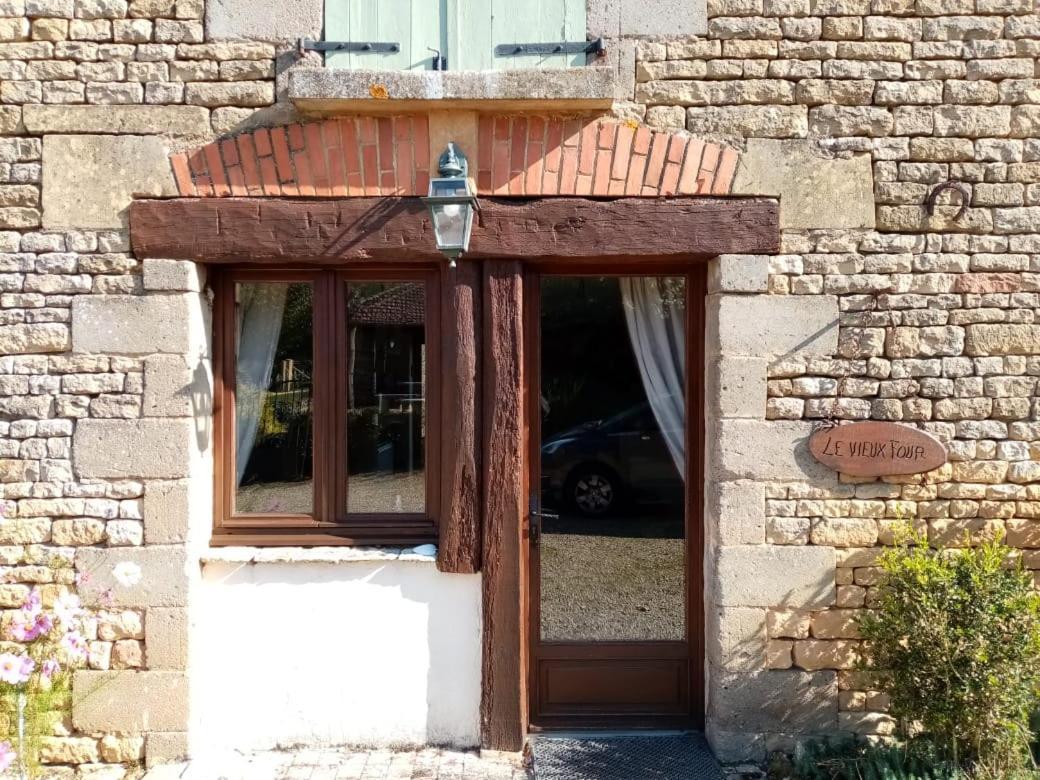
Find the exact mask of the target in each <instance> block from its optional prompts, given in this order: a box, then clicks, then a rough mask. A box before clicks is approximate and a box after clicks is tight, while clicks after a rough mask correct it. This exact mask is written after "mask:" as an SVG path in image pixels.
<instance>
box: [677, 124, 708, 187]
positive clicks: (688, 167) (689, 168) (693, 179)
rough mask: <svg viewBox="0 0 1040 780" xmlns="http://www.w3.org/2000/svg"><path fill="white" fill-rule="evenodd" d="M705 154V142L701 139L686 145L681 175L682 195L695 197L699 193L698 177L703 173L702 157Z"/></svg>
mask: <svg viewBox="0 0 1040 780" xmlns="http://www.w3.org/2000/svg"><path fill="white" fill-rule="evenodd" d="M703 153H704V141H702V140H700V139H699V138H691V139H690V140H689V142H688V143H687V144H686V155H685V159H684V160H683V166H682V173H680V174H679V194H680V195H693V194H695V193H696V192H697V176H698V175H700V172H701V155H702V154H703Z"/></svg>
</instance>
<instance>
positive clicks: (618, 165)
mask: <svg viewBox="0 0 1040 780" xmlns="http://www.w3.org/2000/svg"><path fill="white" fill-rule="evenodd" d="M635 137H636V131H635V130H634V129H633V128H631V127H629V126H628V125H622V126H621V127H619V128H618V134H617V144H616V146H615V147H614V167H613V168H612V169H611V171H610V178H612V179H618V180H619V181H621V182H622V191H624V190H623V188H624V184H623V182H624V181H625V178H626V177H627V176H628V161H629V160H630V159H631V158H632V141H633V140H634V139H635Z"/></svg>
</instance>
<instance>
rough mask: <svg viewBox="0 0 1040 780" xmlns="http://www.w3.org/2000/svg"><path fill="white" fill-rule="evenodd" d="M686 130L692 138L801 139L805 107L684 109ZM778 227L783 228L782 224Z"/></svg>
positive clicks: (805, 121) (805, 132) (806, 122)
mask: <svg viewBox="0 0 1040 780" xmlns="http://www.w3.org/2000/svg"><path fill="white" fill-rule="evenodd" d="M686 129H687V130H689V131H690V132H691V133H694V134H695V135H708V134H712V135H732V136H738V137H745V136H758V137H764V138H804V137H805V136H806V135H808V133H809V120H808V109H807V108H806V107H805V106H707V107H705V108H700V107H693V108H688V109H686ZM733 194H737V193H733ZM781 227H786V226H785V225H783V224H781Z"/></svg>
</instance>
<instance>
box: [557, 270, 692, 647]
mask: <svg viewBox="0 0 1040 780" xmlns="http://www.w3.org/2000/svg"><path fill="white" fill-rule="evenodd" d="M685 289H686V288H685V279H683V278H681V277H654V276H630V277H621V278H619V277H600V278H595V277H565V276H549V277H545V278H544V279H543V280H542V289H541V292H542V296H541V299H542V300H541V312H540V320H541V344H540V347H541V368H542V371H541V374H542V376H541V399H540V406H541V410H542V425H541V485H542V503H543V506H544V507H545V508H546V509H547V510H548V512H547V514H546V516H545V517H544V518H543V520H542V537H541V540H542V541H541V548H540V568H539V571H538V576H539V578H540V580H539V584H540V593H541V601H540V608H541V638H542V640H543V641H546V642H568V641H577V642H642V641H658V640H660V641H673V640H681V639H683V638H684V637H685V635H686V572H685V565H686V507H685V495H686V490H685V482H684V474H685V471H686V466H685V463H686V442H685V430H686V387H685V376H686V304H685Z"/></svg>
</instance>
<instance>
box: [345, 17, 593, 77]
mask: <svg viewBox="0 0 1040 780" xmlns="http://www.w3.org/2000/svg"><path fill="white" fill-rule="evenodd" d="M325 39H326V40H329V41H377V42H392V41H395V42H397V43H400V44H401V51H400V52H399V53H396V54H350V53H341V54H328V55H327V56H326V63H327V64H328V66H329V67H333V68H366V69H370V70H372V69H374V70H428V69H430V68H431V67H432V58H433V56H434V55H433V52H432V51H430V50H429V49H437V50H438V51H440V52H441V53H442V54H444V56H446V57H447V58H448V70H511V69H515V68H568V67H581V66H584V65H585V64H586V63H587V57H586V55H584V54H572V55H552V56H547V57H546V56H533V55H516V56H507V57H497V56H495V54H494V49H495V47H496V46H498V45H499V44H503V43H562V42H564V41H584V40H585V0H326V3H325Z"/></svg>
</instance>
